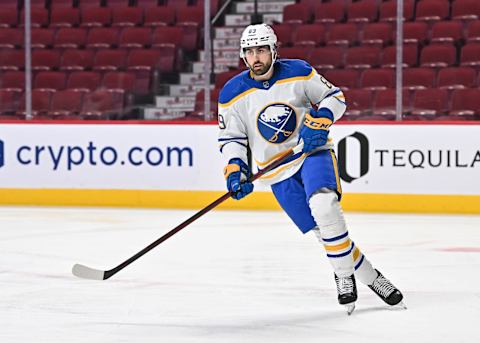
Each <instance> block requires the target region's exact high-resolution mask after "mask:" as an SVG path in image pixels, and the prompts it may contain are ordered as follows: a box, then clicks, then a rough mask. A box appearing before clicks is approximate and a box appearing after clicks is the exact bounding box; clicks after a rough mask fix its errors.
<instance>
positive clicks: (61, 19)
mask: <svg viewBox="0 0 480 343" xmlns="http://www.w3.org/2000/svg"><path fill="white" fill-rule="evenodd" d="M79 24H80V10H79V9H78V8H71V7H55V8H52V9H51V10H50V26H49V27H50V28H60V27H74V26H78V25H79Z"/></svg>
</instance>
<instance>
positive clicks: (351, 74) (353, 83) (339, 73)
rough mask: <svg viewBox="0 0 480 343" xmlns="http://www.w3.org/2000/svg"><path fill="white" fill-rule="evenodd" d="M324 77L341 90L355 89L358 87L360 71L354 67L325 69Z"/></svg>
mask: <svg viewBox="0 0 480 343" xmlns="http://www.w3.org/2000/svg"><path fill="white" fill-rule="evenodd" d="M325 77H326V78H327V80H329V81H330V82H332V84H334V85H335V86H337V87H340V88H341V89H342V90H349V89H355V88H358V83H359V80H360V71H358V70H356V69H333V70H328V71H326V72H325ZM347 104H348V99H347Z"/></svg>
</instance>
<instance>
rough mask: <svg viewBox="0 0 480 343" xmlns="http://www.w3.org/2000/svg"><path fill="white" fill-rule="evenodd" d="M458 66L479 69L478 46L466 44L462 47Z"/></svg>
mask: <svg viewBox="0 0 480 343" xmlns="http://www.w3.org/2000/svg"><path fill="white" fill-rule="evenodd" d="M460 65H461V66H465V67H474V68H478V67H480V44H479V43H468V44H465V45H464V46H463V47H462V51H461V55H460Z"/></svg>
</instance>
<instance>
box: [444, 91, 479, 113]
mask: <svg viewBox="0 0 480 343" xmlns="http://www.w3.org/2000/svg"><path fill="white" fill-rule="evenodd" d="M450 114H453V115H467V116H471V115H476V116H477V118H478V117H479V114H480V90H479V89H478V88H469V89H457V90H454V91H453V92H452V106H451V109H450Z"/></svg>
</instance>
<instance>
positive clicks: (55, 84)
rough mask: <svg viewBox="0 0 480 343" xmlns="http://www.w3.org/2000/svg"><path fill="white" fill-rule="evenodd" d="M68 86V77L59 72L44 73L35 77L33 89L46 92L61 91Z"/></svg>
mask: <svg viewBox="0 0 480 343" xmlns="http://www.w3.org/2000/svg"><path fill="white" fill-rule="evenodd" d="M66 85H67V76H66V74H65V73H63V72H58V71H42V72H40V73H38V74H37V76H36V77H35V80H34V83H33V88H36V89H42V90H45V91H51V92H55V91H59V90H63V89H65V86H66Z"/></svg>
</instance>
